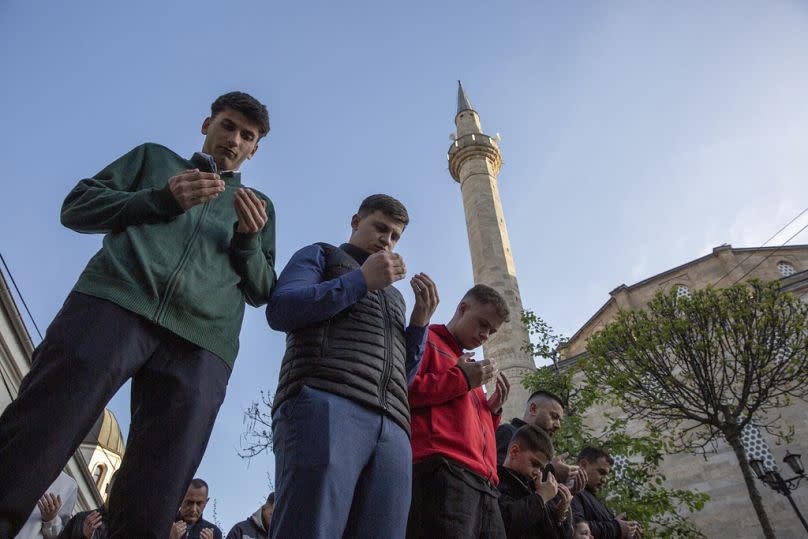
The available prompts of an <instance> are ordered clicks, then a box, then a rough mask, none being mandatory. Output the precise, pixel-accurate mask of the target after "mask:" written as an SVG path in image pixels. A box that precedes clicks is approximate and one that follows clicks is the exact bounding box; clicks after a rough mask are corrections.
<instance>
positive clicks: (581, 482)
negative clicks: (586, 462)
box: [572, 467, 589, 495]
mask: <svg viewBox="0 0 808 539" xmlns="http://www.w3.org/2000/svg"><path fill="white" fill-rule="evenodd" d="M574 479H575V482H574V483H573V484H572V494H573V495H575V494H578V493H579V492H581V491H582V490H583V489H585V488H586V483H587V482H588V481H589V477H588V476H587V475H586V470H584V469H583V468H581V467H578V470H577V471H576V472H575V476H574Z"/></svg>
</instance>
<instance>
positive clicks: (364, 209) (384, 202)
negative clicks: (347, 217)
mask: <svg viewBox="0 0 808 539" xmlns="http://www.w3.org/2000/svg"><path fill="white" fill-rule="evenodd" d="M374 211H380V212H382V213H383V214H385V215H386V216H388V217H391V218H393V219H395V220H396V221H398V222H400V223H402V224H403V225H404V226H407V225H408V224H410V215H409V214H408V213H407V208H405V207H404V204H402V203H401V202H399V201H398V200H396V199H395V198H393V197H391V196H390V195H382V194H378V195H370V196H369V197H367V198H366V199H365V200H363V201H362V204H360V205H359V210H357V212H356V213H358V214H359V216H360V217H367V216H368V215H370V214H371V213H373V212H374Z"/></svg>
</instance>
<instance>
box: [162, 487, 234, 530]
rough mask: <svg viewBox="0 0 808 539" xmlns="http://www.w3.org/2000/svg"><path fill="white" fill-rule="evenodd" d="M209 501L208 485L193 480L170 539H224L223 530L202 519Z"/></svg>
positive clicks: (183, 500)
mask: <svg viewBox="0 0 808 539" xmlns="http://www.w3.org/2000/svg"><path fill="white" fill-rule="evenodd" d="M208 499H209V497H208V484H207V483H206V482H205V481H204V480H202V479H199V478H195V479H192V480H191V484H190V485H188V489H187V490H186V491H185V497H184V498H183V499H182V505H180V512H179V515H177V521H176V522H174V525H173V526H172V527H171V533H170V535H169V539H222V530H220V529H219V527H218V526H217V525H216V524H214V523H212V522H208V521H207V520H205V519H204V518H202V513H203V512H204V511H205V506H206V505H208Z"/></svg>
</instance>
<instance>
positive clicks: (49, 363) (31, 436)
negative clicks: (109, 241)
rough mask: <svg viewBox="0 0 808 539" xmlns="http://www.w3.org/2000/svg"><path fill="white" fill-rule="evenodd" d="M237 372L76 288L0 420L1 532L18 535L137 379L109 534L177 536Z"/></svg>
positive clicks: (113, 494) (112, 495)
mask: <svg viewBox="0 0 808 539" xmlns="http://www.w3.org/2000/svg"><path fill="white" fill-rule="evenodd" d="M229 377H230V369H229V367H228V366H227V365H226V364H225V363H224V361H222V360H221V359H220V358H219V357H217V356H216V355H214V354H212V353H210V352H208V351H206V350H203V349H201V348H199V347H198V346H196V345H194V344H191V343H189V342H188V341H185V340H184V339H181V338H179V337H177V336H176V335H174V334H173V333H170V332H168V331H166V330H164V329H162V328H160V327H158V326H155V325H154V324H152V323H151V322H149V321H148V320H146V319H145V318H142V317H141V316H138V315H136V314H134V313H132V312H130V311H127V310H126V309H123V308H121V307H119V306H118V305H115V304H114V303H111V302H109V301H105V300H102V299H98V298H95V297H92V296H87V295H84V294H79V293H75V292H73V293H71V294H70V295H69V296H68V298H67V300H66V301H65V304H64V306H63V307H62V310H61V311H59V314H57V315H56V318H55V319H54V320H53V322H52V323H51V325H50V327H48V331H47V334H46V335H45V339H44V340H43V341H42V343H41V344H40V345H39V346H38V347H37V349H36V350H35V351H34V357H33V364H32V366H31V371H30V372H29V373H28V375H27V376H26V377H25V378H24V379H23V381H22V384H21V385H20V392H19V395H18V396H17V398H16V400H14V401H13V402H12V403H11V404H10V405H9V406H8V408H6V410H5V411H4V412H3V415H2V416H0V539H6V537H14V535H15V534H16V533H17V531H18V530H19V528H20V527H21V526H22V524H23V523H24V522H25V520H26V518H28V515H29V514H30V513H31V511H32V510H33V508H34V506H35V505H36V503H37V500H39V498H40V497H41V496H42V495H43V494H44V492H45V490H46V489H47V488H48V486H49V485H50V484H51V482H53V480H54V479H56V476H57V475H59V472H60V471H61V470H62V468H63V467H64V465H65V464H66V463H67V461H68V460H69V459H70V457H71V456H72V455H73V453H74V452H75V451H76V449H77V448H78V447H79V444H81V441H82V440H83V439H84V436H85V435H86V434H87V432H88V431H89V430H90V428H91V427H92V426H93V424H94V422H95V421H96V419H97V418H98V416H99V414H101V412H102V411H103V409H104V406H106V404H107V402H108V401H109V400H110V398H112V396H113V395H114V394H115V392H116V391H117V390H118V389H119V388H120V387H121V386H122V385H123V384H124V382H126V381H127V380H128V379H129V378H132V422H131V425H130V427H129V437H128V439H127V443H126V453H125V457H124V460H123V463H122V465H121V468H120V470H118V473H117V475H116V478H115V483H114V485H113V488H112V492H111V493H110V499H109V513H110V514H109V530H110V537H114V538H124V537H125V538H133V537H138V538H159V539H164V538H165V537H167V536H168V533H169V529H170V527H171V523H172V521H173V517H174V515H175V514H176V512H177V508H178V507H179V505H180V502H181V500H182V497H183V495H184V494H185V490H186V488H187V486H188V483H189V482H190V480H191V479H192V477H193V474H194V473H195V472H196V469H197V467H198V466H199V462H200V460H202V455H203V454H204V452H205V448H206V446H207V443H208V438H209V437H210V433H211V430H212V428H213V422H214V420H215V419H216V414H217V413H218V411H219V406H220V405H221V403H222V401H223V400H224V395H225V389H226V386H227V381H228V378H229Z"/></svg>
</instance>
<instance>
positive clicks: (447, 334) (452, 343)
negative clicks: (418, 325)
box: [429, 324, 463, 356]
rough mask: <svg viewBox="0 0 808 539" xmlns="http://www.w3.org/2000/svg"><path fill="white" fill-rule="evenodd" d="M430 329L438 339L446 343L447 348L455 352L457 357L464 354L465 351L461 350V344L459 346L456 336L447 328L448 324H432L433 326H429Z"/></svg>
mask: <svg viewBox="0 0 808 539" xmlns="http://www.w3.org/2000/svg"><path fill="white" fill-rule="evenodd" d="M429 329H431V330H432V331H433V332H434V333H435V334H436V335H437V336H438V337H440V338H441V340H442V341H443V342H445V343H446V344H447V346H449V348H451V349H452V352H454V353H455V354H456V355H458V356H459V355H461V354H462V353H463V349H462V348H460V345H459V344H457V341H456V340H455V338H454V335H452V332H451V331H449V329H448V328H447V327H446V324H432V325H431V326H429Z"/></svg>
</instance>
